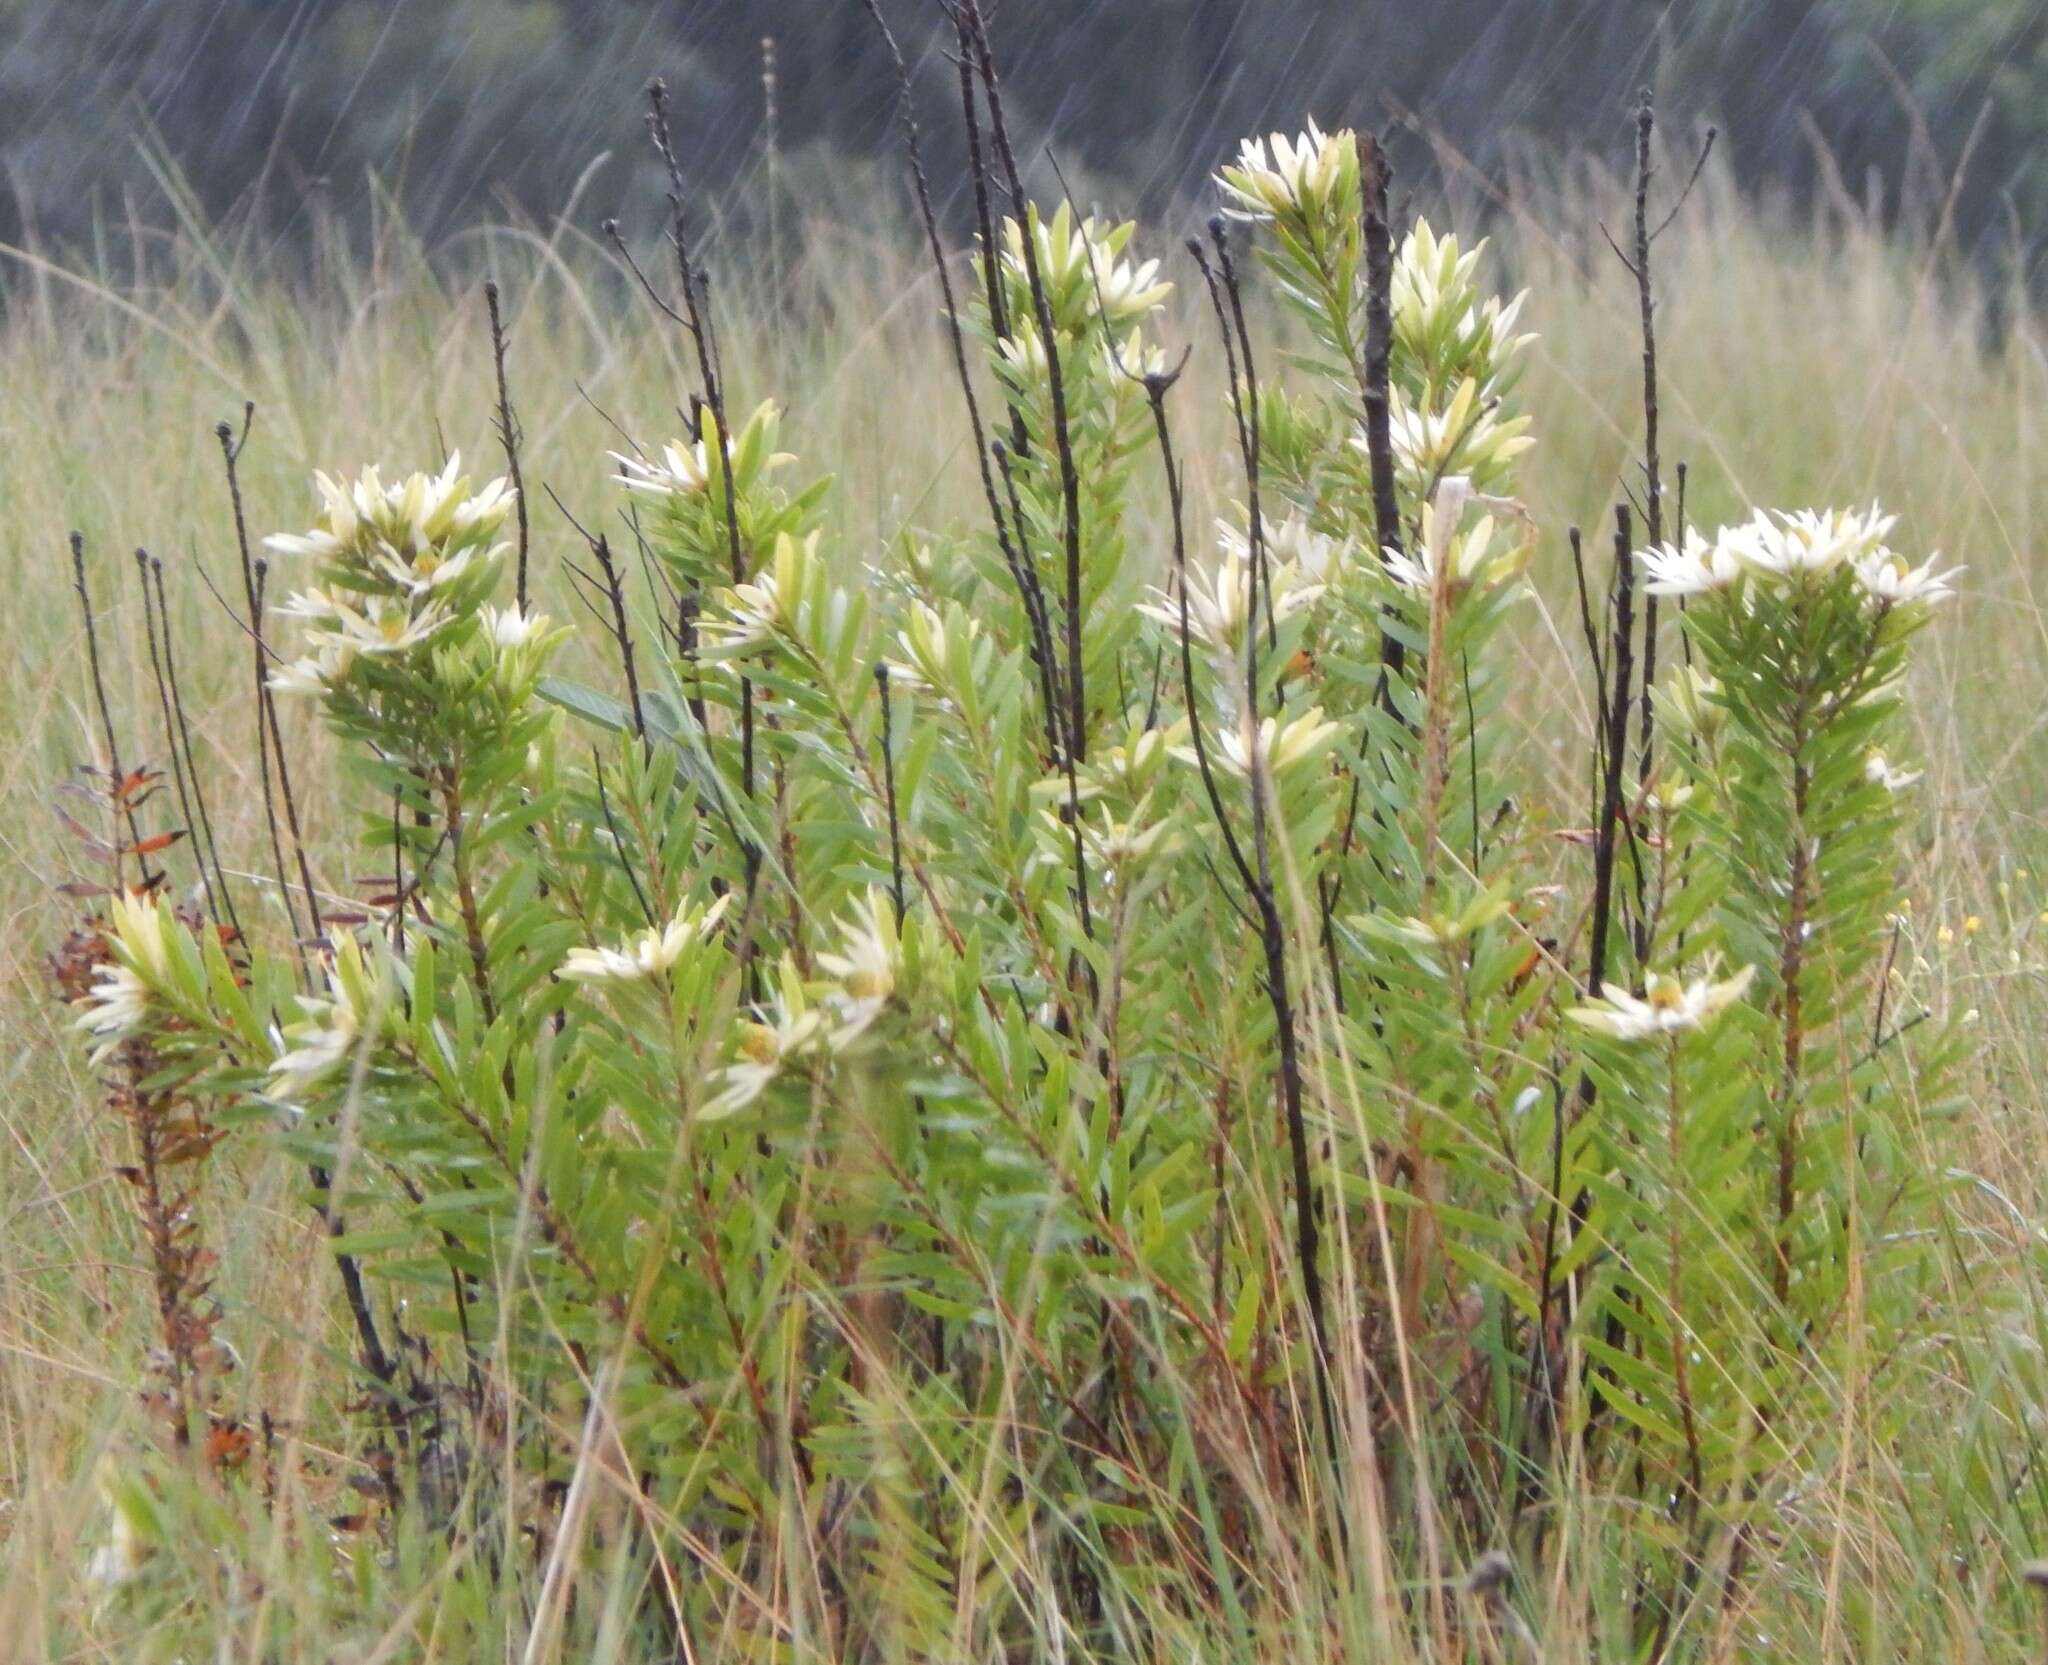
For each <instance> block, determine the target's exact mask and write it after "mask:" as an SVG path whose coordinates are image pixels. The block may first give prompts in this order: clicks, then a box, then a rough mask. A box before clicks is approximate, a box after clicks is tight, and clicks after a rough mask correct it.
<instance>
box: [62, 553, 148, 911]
mask: <svg viewBox="0 0 2048 1665" xmlns="http://www.w3.org/2000/svg"><path fill="white" fill-rule="evenodd" d="M71 582H72V586H73V588H75V589H76V590H77V591H78V607H79V611H80V613H81V614H82V615H83V616H84V619H85V657H86V664H87V665H88V666H89V667H90V669H91V671H92V697H93V700H94V702H95V703H96V704H97V705H98V706H99V713H100V732H101V733H102V734H103V735H104V736H105V738H106V742H107V777H108V778H107V806H108V808H109V809H110V810H111V811H114V812H116V813H117V814H118V815H119V816H120V817H121V818H122V819H124V820H125V821H126V823H127V826H128V842H129V845H130V846H131V847H132V848H134V849H135V851H136V856H135V860H136V865H137V866H138V867H140V868H141V870H142V883H143V886H144V888H147V887H148V885H149V884H150V882H151V880H150V871H149V858H148V857H147V856H145V855H143V854H142V853H141V849H140V846H141V844H142V829H141V828H140V826H139V825H138V824H137V823H136V820H135V806H134V804H133V803H132V802H130V794H129V792H128V791H127V775H126V774H125V773H124V772H123V770H122V768H121V751H120V747H119V745H118V743H117V742H116V741H115V739H114V708H113V706H112V705H110V704H109V703H108V701H107V684H106V678H105V677H104V676H102V675H101V674H100V635H99V629H98V627H97V626H96V625H95V624H94V622H93V612H92V590H91V589H90V587H88V585H87V584H86V581H85V538H84V536H83V534H81V533H78V532H73V533H72V534H71ZM114 843H115V847H116V850H115V856H114V883H115V884H116V885H119V884H120V882H121V874H122V872H123V870H124V867H125V865H126V857H125V856H124V855H123V854H122V853H121V852H120V849H119V846H120V835H119V834H118V833H116V834H115V837H114Z"/></svg>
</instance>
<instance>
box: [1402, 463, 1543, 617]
mask: <svg viewBox="0 0 2048 1665" xmlns="http://www.w3.org/2000/svg"><path fill="white" fill-rule="evenodd" d="M1474 502H1484V503H1491V504H1497V505H1499V506H1502V507H1505V508H1507V509H1508V510H1509V511H1510V512H1512V513H1515V514H1517V515H1519V514H1520V513H1521V508H1520V505H1519V504H1515V503H1512V502H1509V501H1507V500H1505V499H1500V498H1480V497H1478V496H1477V494H1475V493H1474V492H1473V490H1472V482H1471V481H1470V480H1468V479H1466V478H1465V476H1463V475H1462V474H1454V475H1452V476H1451V477H1450V478H1449V479H1447V480H1445V481H1443V482H1442V483H1441V484H1440V485H1439V486H1438V487H1437V490H1436V492H1435V494H1434V495H1433V496H1432V497H1431V498H1430V499H1429V501H1428V502H1426V503H1424V504H1423V505H1422V543H1421V547H1420V549H1418V550H1416V551H1414V552H1412V553H1410V552H1408V551H1396V552H1395V553H1393V554H1390V555H1388V557H1387V576H1388V577H1390V578H1391V579H1393V581H1394V582H1395V583H1397V584H1399V585H1400V586H1401V587H1402V588H1403V589H1407V590H1414V591H1416V592H1418V593H1420V594H1422V595H1432V594H1434V593H1435V591H1436V588H1437V585H1438V584H1439V582H1442V583H1444V584H1447V585H1448V586H1449V588H1450V590H1451V592H1452V594H1453V595H1457V594H1461V593H1463V592H1464V591H1466V590H1468V589H1470V588H1472V587H1473V586H1475V585H1478V586H1480V587H1484V588H1490V587H1491V586H1493V585H1495V584H1498V583H1501V582H1502V581H1503V580H1505V579H1508V578H1512V577H1513V576H1514V575H1515V574H1516V573H1517V572H1519V571H1520V570H1521V568H1522V565H1523V563H1524V561H1525V560H1526V559H1527V557H1528V553H1529V540H1528V539H1527V538H1522V539H1519V540H1517V541H1515V542H1514V543H1512V544H1509V545H1507V546H1505V547H1501V548H1496V547H1495V541H1494V540H1495V534H1496V533H1497V532H1498V531H1499V526H1498V524H1497V522H1496V521H1495V519H1494V517H1493V516H1492V515H1491V514H1483V515H1481V516H1480V517H1479V518H1478V519H1477V520H1476V521H1474V522H1473V523H1472V525H1471V526H1469V527H1465V526H1463V524H1462V523H1463V521H1464V517H1465V510H1466V507H1467V506H1468V505H1469V504H1471V503H1474Z"/></svg>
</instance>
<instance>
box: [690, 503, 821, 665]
mask: <svg viewBox="0 0 2048 1665" xmlns="http://www.w3.org/2000/svg"><path fill="white" fill-rule="evenodd" d="M817 550H818V534H817V533H816V532H812V533H810V534H809V535H808V536H806V537H802V538H793V537H791V536H790V535H789V534H788V533H787V532H784V533H782V534H781V535H780V536H779V537H777V538H776V540H775V554H774V557H773V559H771V560H770V561H768V562H767V563H766V564H765V565H764V566H763V567H762V569H761V570H760V571H759V572H758V573H756V574H755V575H754V577H753V579H752V580H751V581H750V582H748V583H744V584H735V585H733V586H732V587H731V588H730V589H726V590H721V591H720V592H719V595H718V601H719V604H720V606H721V608H722V613H720V614H707V615H706V616H705V618H704V621H703V629H704V632H705V636H706V638H707V642H708V643H709V644H711V645H715V646H716V647H718V648H719V649H720V650H721V651H723V652H726V653H739V652H744V651H746V650H747V649H749V648H755V647H760V646H763V645H765V644H766V643H769V642H773V641H776V640H780V639H789V638H794V637H796V636H798V635H799V634H800V630H801V625H802V622H803V617H804V606H805V598H806V596H807V594H808V593H809V591H810V590H811V588H812V583H813V579H814V577H815V575H816V570H817V561H816V556H817Z"/></svg>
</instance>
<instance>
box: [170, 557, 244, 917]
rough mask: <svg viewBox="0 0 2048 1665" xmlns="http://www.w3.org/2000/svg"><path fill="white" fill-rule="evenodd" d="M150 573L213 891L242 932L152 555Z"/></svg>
mask: <svg viewBox="0 0 2048 1665" xmlns="http://www.w3.org/2000/svg"><path fill="white" fill-rule="evenodd" d="M149 574H150V578H151V580H152V581H153V582H154V583H155V585H156V611H157V617H158V618H160V619H161V620H162V621H163V635H164V680H165V681H166V682H168V683H169V684H170V688H171V711H172V714H173V715H174V716H175V717H176V719H177V724H178V743H179V745H181V746H182V747H183V748H184V753H185V775H186V778H187V779H188V780H189V781H190V782H191V783H192V807H193V808H194V809H195V810H197V811H198V813H199V831H200V833H201V835H203V836H204V838H205V840H206V854H207V855H208V856H209V857H210V858H211V859H212V862H213V880H214V890H215V892H216V893H217V894H218V895H219V897H220V903H221V906H222V907H223V908H225V909H226V910H227V916H228V923H229V924H230V925H231V926H233V927H234V929H235V931H236V932H237V933H238V934H239V933H240V931H241V929H242V919H241V915H240V914H239V913H237V912H236V910H235V893H234V891H233V890H232V889H231V888H229V885H228V876H227V873H226V871H225V870H224V869H223V868H222V866H221V860H220V840H219V839H218V838H216V837H215V836H214V831H213V816H212V814H211V813H210V812H209V810H208V809H207V806H206V783H205V780H204V778H203V777H202V776H201V774H200V771H199V759H198V756H197V754H195V753H194V751H193V750H192V725H191V724H190V723H189V722H187V721H186V719H185V693H184V689H183V688H182V686H181V685H180V684H179V681H178V655H177V650H176V647H175V645H174V640H173V637H172V635H171V608H170V603H169V601H168V600H167V598H166V597H165V594H164V564H163V562H162V561H160V560H157V559H156V558H155V557H154V556H152V557H151V558H150V563H149Z"/></svg>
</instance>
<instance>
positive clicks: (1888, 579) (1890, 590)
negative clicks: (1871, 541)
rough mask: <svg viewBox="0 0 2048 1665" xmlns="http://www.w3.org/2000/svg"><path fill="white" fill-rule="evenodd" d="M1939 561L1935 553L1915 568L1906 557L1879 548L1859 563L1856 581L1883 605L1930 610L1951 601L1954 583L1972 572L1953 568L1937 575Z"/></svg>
mask: <svg viewBox="0 0 2048 1665" xmlns="http://www.w3.org/2000/svg"><path fill="white" fill-rule="evenodd" d="M1940 559H1941V555H1940V553H1939V552H1936V553H1935V554H1932V555H1930V556H1928V557H1927V559H1926V560H1924V561H1922V562H1921V563H1920V565H1918V566H1917V567H1916V566H1914V565H1912V564H1911V563H1910V562H1909V561H1908V560H1907V559H1906V558H1905V556H1903V555H1899V554H1895V553H1894V552H1893V551H1891V550H1889V549H1886V548H1883V547H1882V546H1880V547H1879V548H1877V549H1873V550H1872V551H1871V552H1870V553H1869V554H1867V555H1865V556H1863V557H1862V558H1861V559H1859V560H1858V561H1857V562H1856V564H1855V565H1856V581H1857V582H1858V583H1859V584H1861V585H1862V586H1863V591H1864V593H1865V594H1866V595H1868V596H1869V597H1870V598H1871V600H1873V601H1875V602H1878V603H1879V604H1880V605H1882V606H1886V607H1900V606H1914V605H1918V606H1929V607H1931V606H1933V605H1934V604H1935V603H1936V602H1941V601H1947V600H1949V599H1950V598H1952V597H1953V596H1954V595H1955V593H1956V592H1955V584H1954V580H1956V579H1958V578H1960V577H1962V575H1963V574H1964V573H1965V572H1966V571H1968V570H1969V569H1968V568H1966V567H1950V568H1949V570H1948V571H1947V572H1936V571H1935V570H1934V564H1935V562H1937V561H1939V560H1940Z"/></svg>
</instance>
